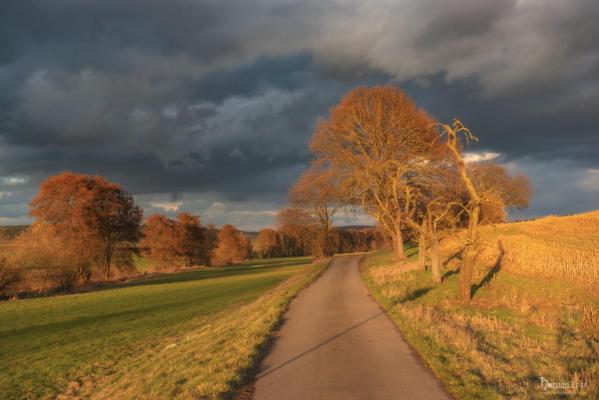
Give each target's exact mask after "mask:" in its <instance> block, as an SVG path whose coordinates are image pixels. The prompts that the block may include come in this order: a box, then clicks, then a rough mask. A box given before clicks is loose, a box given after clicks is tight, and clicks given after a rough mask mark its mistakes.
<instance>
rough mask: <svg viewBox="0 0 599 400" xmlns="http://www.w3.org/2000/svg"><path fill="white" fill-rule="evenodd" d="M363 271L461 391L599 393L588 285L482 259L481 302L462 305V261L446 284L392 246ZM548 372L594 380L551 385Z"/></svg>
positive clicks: (596, 331) (598, 343)
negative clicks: (581, 385)
mask: <svg viewBox="0 0 599 400" xmlns="http://www.w3.org/2000/svg"><path fill="white" fill-rule="evenodd" d="M411 252H412V253H414V250H413V249H411ZM412 257H414V255H413V256H412ZM362 272H363V276H364V278H365V280H366V282H367V285H368V286H369V288H370V290H371V292H372V293H373V295H374V296H375V298H376V299H377V300H378V301H379V302H380V303H381V304H382V305H383V307H384V308H385V309H386V310H387V312H388V313H389V315H390V316H391V318H392V319H393V320H394V321H395V322H396V324H397V325H398V326H399V327H400V329H401V330H402V332H403V333H404V335H405V337H406V339H407V340H408V341H409V342H410V343H411V344H412V345H413V346H414V347H415V348H416V350H417V351H418V352H419V353H420V354H421V356H422V358H423V359H424V360H425V362H426V363H427V364H429V365H430V367H431V368H432V369H433V371H434V372H435V373H436V374H437V376H438V377H439V378H440V379H441V380H442V381H443V382H444V383H445V384H446V386H447V388H448V390H449V391H450V392H451V393H453V394H454V395H455V397H456V398H458V399H504V398H510V399H512V398H517V399H537V398H539V399H541V398H542V399H546V398H559V397H560V396H563V395H565V396H566V397H567V398H589V399H594V398H597V397H596V396H597V395H598V393H599V392H598V390H599V325H598V321H599V319H598V317H599V312H598V310H599V293H598V292H597V290H593V289H591V288H589V286H588V285H583V286H580V285H575V284H572V283H571V282H569V281H567V280H561V279H547V278H545V277H534V276H531V274H530V273H529V271H527V272H526V274H517V273H514V272H512V271H509V270H504V269H498V268H494V267H492V266H486V265H478V267H477V281H476V282H475V285H474V288H473V290H475V295H474V300H473V303H472V305H471V306H464V305H462V304H460V303H459V302H458V300H457V296H456V293H457V284H458V275H457V273H456V272H457V271H456V269H455V266H454V267H448V268H446V269H445V270H444V276H445V279H444V282H443V283H442V284H441V285H438V286H435V285H433V284H432V280H431V275H430V272H428V271H406V267H405V265H397V264H394V262H393V259H392V255H391V254H390V253H376V254H373V255H370V256H369V257H367V258H366V259H365V260H364V262H363V265H362ZM541 377H544V378H546V379H547V380H549V381H552V382H571V381H577V382H585V383H587V385H588V387H587V388H585V389H584V390H580V391H578V392H572V391H570V390H565V391H562V392H559V391H556V390H552V389H548V390H543V388H542V386H541V380H540V379H541ZM568 393H570V394H572V393H573V395H574V396H573V397H572V396H570V395H569V394H568Z"/></svg>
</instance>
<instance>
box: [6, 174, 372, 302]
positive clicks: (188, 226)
mask: <svg viewBox="0 0 599 400" xmlns="http://www.w3.org/2000/svg"><path fill="white" fill-rule="evenodd" d="M30 207H31V209H30V214H31V216H33V217H34V218H35V221H34V223H33V224H32V225H30V226H15V227H2V228H0V238H2V240H3V247H2V248H1V249H0V251H2V253H0V296H7V295H11V294H12V293H18V292H31V291H48V290H56V289H58V290H71V289H73V288H74V287H76V286H78V285H86V284H88V283H89V282H90V281H95V282H98V281H108V280H112V279H115V278H121V277H126V276H130V275H132V274H135V273H137V272H138V271H137V269H138V267H139V266H140V265H142V264H143V265H144V267H145V268H147V267H149V269H151V270H158V271H167V270H174V269H179V268H189V267H193V266H198V265H206V266H225V265H231V264H236V263H240V262H242V261H244V260H247V259H248V258H250V257H252V256H256V257H283V256H297V255H310V254H316V255H320V254H321V253H320V252H319V247H318V246H317V243H318V241H317V240H314V238H315V237H317V236H318V235H317V230H318V226H317V225H315V224H311V223H309V222H307V221H303V222H301V223H298V221H292V220H289V219H286V218H279V227H278V228H277V229H276V230H274V229H264V230H262V231H260V232H259V233H255V232H252V233H250V234H249V235H248V236H250V237H253V238H254V240H253V241H254V247H252V243H251V241H250V239H248V237H247V236H246V235H245V234H244V233H243V232H241V231H239V230H238V229H237V228H235V227H234V226H232V225H224V226H222V227H221V228H220V229H217V228H216V227H214V226H213V225H207V226H204V225H202V224H201V222H200V217H199V216H197V215H192V214H188V213H181V214H178V215H177V216H176V217H175V218H169V217H166V216H164V215H160V214H154V215H151V216H149V217H148V218H146V219H144V218H143V213H142V210H141V209H140V208H139V207H138V206H137V205H136V204H135V202H134V200H133V197H132V196H131V195H130V194H129V193H128V192H126V191H125V190H124V189H123V188H122V187H120V186H119V185H117V184H115V183H112V182H109V181H107V180H106V179H104V178H103V177H99V176H88V175H80V174H74V173H68V172H65V173H62V174H60V175H57V176H53V177H50V178H48V179H47V180H46V181H44V182H43V183H42V184H41V186H40V190H39V193H38V194H37V195H36V196H35V198H34V199H33V200H32V202H31V205H30ZM283 214H285V213H283ZM285 215H286V214H285ZM331 239H332V240H331V243H332V246H334V249H335V251H336V252H349V251H365V250H369V249H372V248H374V247H376V246H377V243H378V240H379V239H378V237H377V235H376V232H375V230H373V229H336V230H333V232H332V235H331Z"/></svg>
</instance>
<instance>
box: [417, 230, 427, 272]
mask: <svg viewBox="0 0 599 400" xmlns="http://www.w3.org/2000/svg"><path fill="white" fill-rule="evenodd" d="M425 268H426V236H424V235H423V234H422V233H421V234H420V236H419V237H418V269H419V270H420V271H424V270H425Z"/></svg>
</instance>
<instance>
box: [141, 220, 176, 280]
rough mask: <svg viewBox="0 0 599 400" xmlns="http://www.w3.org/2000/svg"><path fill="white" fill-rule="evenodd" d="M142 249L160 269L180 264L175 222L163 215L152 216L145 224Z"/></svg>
mask: <svg viewBox="0 0 599 400" xmlns="http://www.w3.org/2000/svg"><path fill="white" fill-rule="evenodd" d="M140 247H141V248H142V249H143V250H144V251H145V253H146V254H147V257H148V259H149V260H150V261H151V262H152V264H154V266H155V267H157V268H158V269H162V270H165V269H169V268H173V267H175V266H176V265H177V263H178V254H177V228H176V224H175V221H173V220H172V219H170V218H167V217H165V216H164V215H161V214H154V215H151V216H150V217H149V218H148V219H147V220H146V221H145V223H144V226H143V239H142V240H141V242H140Z"/></svg>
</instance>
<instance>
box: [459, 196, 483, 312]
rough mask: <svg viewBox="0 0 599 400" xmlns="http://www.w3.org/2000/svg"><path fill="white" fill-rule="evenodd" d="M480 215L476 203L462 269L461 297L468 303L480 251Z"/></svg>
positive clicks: (471, 215)
mask: <svg viewBox="0 0 599 400" xmlns="http://www.w3.org/2000/svg"><path fill="white" fill-rule="evenodd" d="M479 216H480V207H479V206H478V204H476V205H475V207H474V209H473V210H472V213H471V214H470V222H469V223H468V236H467V238H468V242H469V243H468V244H467V245H466V249H465V250H464V261H463V263H462V268H461V269H460V297H461V299H462V301H463V302H464V303H466V304H470V299H471V297H472V272H473V271H474V265H475V264H476V258H477V257H478V252H479V238H478V220H479Z"/></svg>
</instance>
